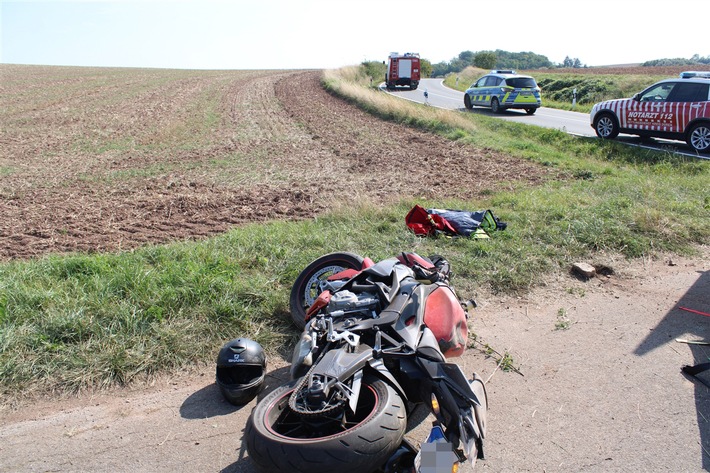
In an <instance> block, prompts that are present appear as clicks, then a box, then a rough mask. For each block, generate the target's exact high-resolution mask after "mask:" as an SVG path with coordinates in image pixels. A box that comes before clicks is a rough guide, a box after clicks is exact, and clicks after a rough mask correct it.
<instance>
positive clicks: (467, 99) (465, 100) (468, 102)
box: [463, 94, 473, 110]
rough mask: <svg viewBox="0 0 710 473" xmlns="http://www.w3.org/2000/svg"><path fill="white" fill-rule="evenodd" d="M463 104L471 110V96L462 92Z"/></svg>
mask: <svg viewBox="0 0 710 473" xmlns="http://www.w3.org/2000/svg"><path fill="white" fill-rule="evenodd" d="M463 104H464V105H465V106H466V108H467V109H469V110H471V109H472V108H473V104H472V103H471V97H470V96H469V95H468V94H464V96H463Z"/></svg>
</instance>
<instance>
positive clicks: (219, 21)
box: [0, 0, 710, 69]
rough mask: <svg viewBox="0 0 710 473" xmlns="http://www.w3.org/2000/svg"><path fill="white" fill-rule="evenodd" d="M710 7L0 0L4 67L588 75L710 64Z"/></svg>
mask: <svg viewBox="0 0 710 473" xmlns="http://www.w3.org/2000/svg"><path fill="white" fill-rule="evenodd" d="M709 15H710V1H708V0H674V1H657V0H649V1H644V2H636V1H631V0H595V1H590V0H524V1H523V0H506V1H501V2H497V1H493V2H491V1H481V0H434V1H432V0H430V1H424V0H405V1H402V2H391V1H382V0H378V1H375V0H355V1H348V2H345V1H338V0H143V1H135V0H84V1H64V0H50V1H39V0H25V1H7V0H0V31H1V34H0V41H1V42H0V62H2V63H11V64H46V65H74V66H127V67H158V68H189V69H301V68H319V69H320V68H337V67H341V66H346V65H350V64H358V63H360V62H362V61H363V60H384V59H385V58H386V57H387V55H388V53H389V52H391V51H399V52H418V53H420V54H421V56H422V57H424V58H427V59H429V60H431V61H432V62H434V63H436V62H440V61H448V60H450V59H451V58H453V57H455V56H457V55H458V53H459V52H461V51H464V50H471V51H482V50H495V49H502V50H505V51H511V52H519V51H532V52H534V53H537V54H542V55H545V56H547V57H548V58H549V59H550V60H551V61H553V62H555V63H559V62H562V61H563V60H564V58H565V56H570V57H572V58H579V59H580V60H581V61H582V63H584V64H588V65H590V66H596V65H609V64H625V63H634V62H643V61H647V60H651V59H659V58H667V57H683V58H689V57H691V56H692V55H693V54H699V55H701V56H710V40H708V36H707V31H708V23H707V18H708V16H709Z"/></svg>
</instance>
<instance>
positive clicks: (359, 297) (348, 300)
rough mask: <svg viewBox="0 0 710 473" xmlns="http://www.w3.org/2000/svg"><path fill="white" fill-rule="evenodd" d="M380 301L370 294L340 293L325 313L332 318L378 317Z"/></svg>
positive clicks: (333, 296) (335, 295)
mask: <svg viewBox="0 0 710 473" xmlns="http://www.w3.org/2000/svg"><path fill="white" fill-rule="evenodd" d="M377 303H378V299H377V297H375V296H374V295H373V294H370V293H369V292H362V293H359V294H355V293H354V292H351V291H348V290H345V291H338V292H336V293H335V294H333V295H332V296H331V298H330V303H329V304H328V307H326V309H325V311H326V313H327V314H329V315H330V316H331V317H342V316H345V315H354V314H364V315H371V316H372V317H376V316H377V313H376V312H375V311H376V308H377Z"/></svg>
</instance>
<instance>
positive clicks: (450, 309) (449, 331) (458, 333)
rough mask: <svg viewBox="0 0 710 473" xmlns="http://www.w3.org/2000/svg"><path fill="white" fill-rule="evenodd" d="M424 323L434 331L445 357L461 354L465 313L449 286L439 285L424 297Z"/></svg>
mask: <svg viewBox="0 0 710 473" xmlns="http://www.w3.org/2000/svg"><path fill="white" fill-rule="evenodd" d="M424 323H425V324H426V325H427V327H429V328H430V329H431V331H432V332H434V335H435V336H436V339H437V341H438V342H439V348H441V351H442V352H443V353H444V356H446V357H447V358H452V357H456V356H461V355H462V354H463V352H464V350H465V349H466V341H467V340H468V326H467V325H466V313H465V312H464V310H463V308H462V307H461V303H460V302H459V301H458V299H457V298H456V296H455V295H454V292H453V291H452V290H451V288H450V287H449V286H446V285H440V286H439V287H437V288H436V289H434V290H433V291H431V293H429V296H428V297H427V299H426V303H425V308H424Z"/></svg>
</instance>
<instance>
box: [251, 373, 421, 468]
mask: <svg viewBox="0 0 710 473" xmlns="http://www.w3.org/2000/svg"><path fill="white" fill-rule="evenodd" d="M297 382H298V380H295V381H292V382H290V383H288V384H285V385H283V386H281V387H279V388H276V389H275V390H274V391H272V392H271V393H269V394H268V395H267V396H265V397H264V398H263V399H262V400H261V401H260V402H259V403H258V404H257V405H256V407H255V408H254V410H253V412H252V414H251V416H250V417H249V421H248V422H247V427H246V434H245V438H246V442H247V451H248V452H249V458H251V460H252V461H253V462H254V464H255V465H256V466H257V467H258V469H259V471H261V472H264V473H267V472H268V473H271V472H274V473H275V472H289V473H296V472H304V473H306V472H307V473H331V472H336V473H367V472H372V471H375V470H377V469H378V468H379V467H381V466H382V465H383V464H384V463H385V462H386V461H387V459H388V458H389V457H390V456H391V455H392V453H394V452H395V451H396V450H397V448H399V446H400V444H401V442H402V438H403V437H404V431H405V428H406V426H407V413H406V410H405V403H404V402H403V400H402V398H401V397H400V396H399V394H397V392H396V391H395V390H394V389H393V388H392V387H391V386H390V385H389V384H387V383H385V382H384V381H382V380H381V379H379V378H375V377H373V376H365V377H363V383H362V386H361V393H360V397H359V401H358V406H357V410H356V412H355V413H354V414H350V413H346V414H345V416H344V417H340V418H338V416H334V415H333V414H332V413H330V414H329V415H328V416H327V417H326V416H322V417H321V416H301V415H299V414H297V413H295V412H293V411H292V410H291V408H290V407H289V397H290V396H291V393H292V392H293V390H294V386H295V385H296V383H297Z"/></svg>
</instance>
